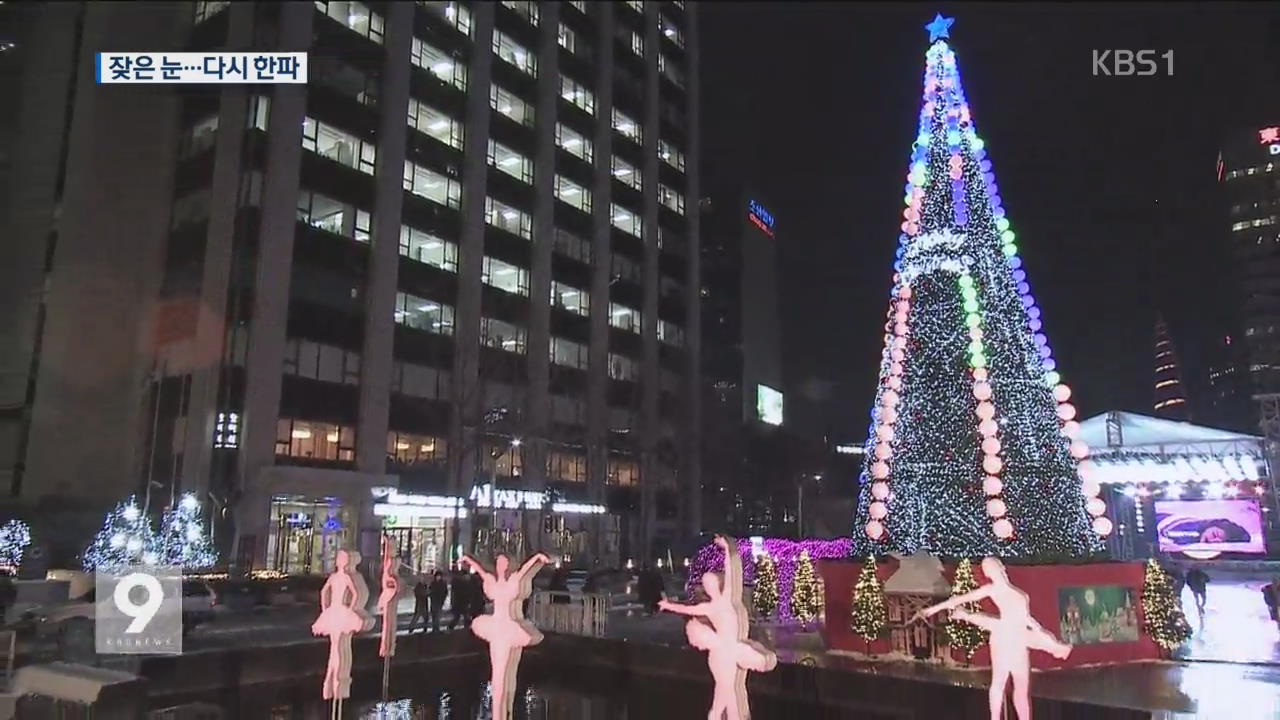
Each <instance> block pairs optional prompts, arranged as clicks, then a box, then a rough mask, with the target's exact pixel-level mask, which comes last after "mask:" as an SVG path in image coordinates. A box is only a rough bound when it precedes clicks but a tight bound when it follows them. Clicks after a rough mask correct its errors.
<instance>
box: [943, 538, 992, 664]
mask: <svg viewBox="0 0 1280 720" xmlns="http://www.w3.org/2000/svg"><path fill="white" fill-rule="evenodd" d="M977 589H978V581H977V580H975V579H974V577H973V563H972V562H970V560H969V558H965V559H963V560H961V561H960V564H959V565H958V566H956V581H955V582H954V583H952V586H951V595H952V597H954V596H956V595H963V594H965V593H967V592H972V591H973V590H977ZM956 609H957V610H964V611H965V612H971V613H973V612H978V603H965V604H964V605H961V606H960V607H958V608H956ZM947 641H948V643H949V644H950V645H951V647H953V648H955V649H957V650H962V651H964V657H965V660H966V661H968V660H972V659H973V654H974V653H975V652H977V650H978V648H979V647H982V644H983V643H985V642H986V641H987V632H986V631H985V630H983V629H981V628H979V627H978V626H977V625H974V624H973V623H967V622H964V621H963V620H954V619H953V620H948V621H947Z"/></svg>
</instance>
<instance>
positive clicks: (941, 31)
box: [924, 13, 956, 43]
mask: <svg viewBox="0 0 1280 720" xmlns="http://www.w3.org/2000/svg"><path fill="white" fill-rule="evenodd" d="M955 21H956V19H955V18H949V17H942V13H937V14H935V15H934V16H933V22H931V23H929V24H928V25H925V26H924V29H925V30H928V31H929V42H931V43H932V42H937V41H938V40H939V39H941V38H945V37H951V34H950V33H951V25H952V24H953V23H955Z"/></svg>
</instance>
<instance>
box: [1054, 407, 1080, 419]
mask: <svg viewBox="0 0 1280 720" xmlns="http://www.w3.org/2000/svg"><path fill="white" fill-rule="evenodd" d="M1058 417H1060V418H1062V419H1063V420H1074V419H1075V417H1076V406H1075V405H1072V404H1071V403H1062V404H1061V405H1059V406H1058Z"/></svg>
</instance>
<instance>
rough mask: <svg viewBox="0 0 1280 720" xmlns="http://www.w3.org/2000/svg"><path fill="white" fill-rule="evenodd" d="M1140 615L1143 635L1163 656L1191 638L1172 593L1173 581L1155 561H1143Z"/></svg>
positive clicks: (1176, 599) (1189, 628) (1189, 625)
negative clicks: (1152, 641) (1156, 646)
mask: <svg viewBox="0 0 1280 720" xmlns="http://www.w3.org/2000/svg"><path fill="white" fill-rule="evenodd" d="M1142 615H1143V625H1144V627H1145V628H1146V630H1147V635H1149V636H1151V639H1152V640H1155V641H1156V644H1157V645H1159V646H1160V647H1161V648H1162V649H1164V650H1165V652H1169V651H1171V650H1174V649H1175V648H1177V647H1178V646H1179V645H1181V644H1182V643H1184V642H1186V641H1187V638H1189V637H1191V624H1190V623H1188V622H1187V616H1186V615H1185V614H1184V613H1183V612H1182V603H1180V602H1179V600H1178V596H1177V595H1176V594H1174V592H1173V580H1172V578H1170V577H1169V573H1167V572H1165V571H1164V568H1162V567H1160V565H1159V564H1158V563H1156V561H1155V558H1151V559H1150V560H1148V561H1147V567H1146V572H1145V573H1144V574H1143V577H1142Z"/></svg>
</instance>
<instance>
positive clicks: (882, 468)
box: [871, 461, 889, 480]
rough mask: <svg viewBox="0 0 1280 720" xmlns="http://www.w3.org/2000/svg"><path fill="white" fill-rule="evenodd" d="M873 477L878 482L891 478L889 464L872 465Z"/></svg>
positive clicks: (875, 463) (877, 463)
mask: <svg viewBox="0 0 1280 720" xmlns="http://www.w3.org/2000/svg"><path fill="white" fill-rule="evenodd" d="M871 477H873V478H875V479H877V480H883V479H885V478H887V477H889V463H887V462H883V461H882V462H874V463H871Z"/></svg>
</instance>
